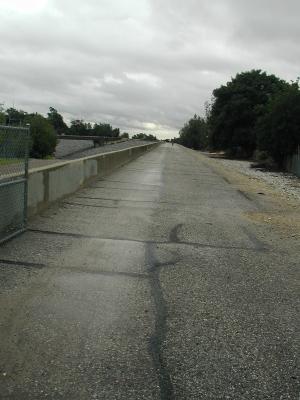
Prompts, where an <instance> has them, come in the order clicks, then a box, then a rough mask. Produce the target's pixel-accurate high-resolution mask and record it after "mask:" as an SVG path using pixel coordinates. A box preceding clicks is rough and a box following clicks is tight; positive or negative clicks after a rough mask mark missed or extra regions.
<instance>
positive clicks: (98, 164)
mask: <svg viewBox="0 0 300 400" xmlns="http://www.w3.org/2000/svg"><path fill="white" fill-rule="evenodd" d="M158 145H159V143H150V144H146V145H143V146H138V147H131V148H128V149H125V150H119V151H113V152H110V153H104V154H99V155H94V156H89V157H84V158H80V159H78V160H72V161H65V162H62V163H57V164H54V165H51V166H47V167H42V168H35V169H31V170H30V171H29V182H28V216H29V217H30V216H33V215H35V214H37V213H39V212H40V211H42V210H44V209H45V208H47V207H49V205H51V204H52V203H53V202H55V201H58V200H60V199H62V198H64V197H66V196H68V195H70V194H72V193H74V192H76V191H77V190H78V189H80V188H81V187H83V186H85V185H87V184H88V183H89V182H90V181H92V180H93V179H96V178H98V177H101V176H105V175H108V174H109V173H111V172H112V171H114V170H115V169H117V168H119V167H121V166H122V165H124V164H126V163H128V162H129V161H131V160H134V159H135V158H137V157H138V156H140V155H142V154H144V153H146V152H147V151H149V150H151V149H153V148H155V147H157V146H158Z"/></svg>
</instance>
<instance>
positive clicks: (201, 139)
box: [176, 114, 208, 150]
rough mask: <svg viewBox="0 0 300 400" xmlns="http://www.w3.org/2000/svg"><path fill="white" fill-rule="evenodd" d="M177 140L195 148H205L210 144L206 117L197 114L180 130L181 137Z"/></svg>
mask: <svg viewBox="0 0 300 400" xmlns="http://www.w3.org/2000/svg"><path fill="white" fill-rule="evenodd" d="M176 142H178V143H180V144H182V145H183V146H186V147H190V148H191V149H195V150H200V149H202V150H203V149H205V148H206V147H207V145H208V130H207V123H206V121H205V119H204V118H201V117H200V116H198V115H196V114H195V115H194V117H193V118H191V119H190V120H189V121H188V122H187V123H186V124H185V125H184V127H183V128H182V129H181V130H180V131H179V139H177V140H176Z"/></svg>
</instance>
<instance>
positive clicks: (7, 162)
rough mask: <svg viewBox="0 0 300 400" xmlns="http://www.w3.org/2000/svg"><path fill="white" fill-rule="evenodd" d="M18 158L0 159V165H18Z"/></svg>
mask: <svg viewBox="0 0 300 400" xmlns="http://www.w3.org/2000/svg"><path fill="white" fill-rule="evenodd" d="M20 161H21V159H20V158H0V165H10V164H19V163H20Z"/></svg>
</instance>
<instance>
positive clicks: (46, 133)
mask: <svg viewBox="0 0 300 400" xmlns="http://www.w3.org/2000/svg"><path fill="white" fill-rule="evenodd" d="M26 122H27V123H29V124H30V132H31V146H30V156H31V157H34V158H45V157H48V156H52V155H53V153H54V151H55V147H56V144H57V137H56V133H55V130H54V128H53V126H52V125H51V124H50V123H49V122H48V120H47V119H46V118H44V117H43V116H42V115H39V114H34V115H30V116H28V118H27V119H26Z"/></svg>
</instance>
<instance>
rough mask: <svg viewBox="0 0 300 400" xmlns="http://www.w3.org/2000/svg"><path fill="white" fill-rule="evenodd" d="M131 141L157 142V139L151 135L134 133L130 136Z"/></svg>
mask: <svg viewBox="0 0 300 400" xmlns="http://www.w3.org/2000/svg"><path fill="white" fill-rule="evenodd" d="M132 139H139V140H147V141H153V142H155V141H156V140H157V137H156V136H154V135H152V134H149V135H147V134H146V133H136V134H135V135H133V136H132Z"/></svg>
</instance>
